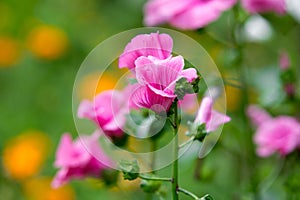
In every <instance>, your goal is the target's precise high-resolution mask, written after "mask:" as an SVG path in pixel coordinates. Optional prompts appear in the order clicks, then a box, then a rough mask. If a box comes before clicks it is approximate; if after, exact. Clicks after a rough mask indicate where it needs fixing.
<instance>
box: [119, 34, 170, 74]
mask: <svg viewBox="0 0 300 200" xmlns="http://www.w3.org/2000/svg"><path fill="white" fill-rule="evenodd" d="M172 48H173V40H172V38H171V37H170V36H169V35H167V34H159V33H150V34H143V35H138V36H136V37H134V38H133V39H132V40H131V42H130V43H128V44H127V46H126V47H125V50H124V52H123V53H122V54H121V56H120V58H119V67H120V68H124V67H128V68H129V69H133V68H134V67H135V64H134V62H135V60H136V59H137V58H138V57H140V56H146V57H147V56H154V57H156V58H159V59H165V58H167V57H169V56H170V55H171V52H172Z"/></svg>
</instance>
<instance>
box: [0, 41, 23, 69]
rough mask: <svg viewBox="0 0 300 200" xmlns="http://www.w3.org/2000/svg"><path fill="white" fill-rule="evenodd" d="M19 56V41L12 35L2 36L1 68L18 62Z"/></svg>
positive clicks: (0, 42) (0, 48)
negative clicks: (11, 36)
mask: <svg viewBox="0 0 300 200" xmlns="http://www.w3.org/2000/svg"><path fill="white" fill-rule="evenodd" d="M19 56H20V52H19V47H18V44H17V41H15V40H14V39H12V38H10V37H5V36H0V68H1V67H9V66H11V65H14V64H16V63H17V61H18V59H19Z"/></svg>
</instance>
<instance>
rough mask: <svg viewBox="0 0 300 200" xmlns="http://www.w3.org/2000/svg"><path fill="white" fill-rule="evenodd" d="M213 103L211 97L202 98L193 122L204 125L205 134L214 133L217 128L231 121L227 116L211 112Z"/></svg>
mask: <svg viewBox="0 0 300 200" xmlns="http://www.w3.org/2000/svg"><path fill="white" fill-rule="evenodd" d="M213 103H214V102H213V99H212V98H211V97H204V98H203V99H202V102H201V105H200V108H199V110H198V114H197V116H196V119H195V121H194V123H198V124H199V125H201V124H205V126H206V131H207V132H212V131H215V130H217V128H218V127H219V126H221V125H222V124H225V123H227V122H229V121H230V120H231V119H230V117H228V116H227V115H224V114H222V113H219V112H217V111H215V110H213Z"/></svg>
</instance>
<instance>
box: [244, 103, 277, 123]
mask: <svg viewBox="0 0 300 200" xmlns="http://www.w3.org/2000/svg"><path fill="white" fill-rule="evenodd" d="M247 115H248V117H249V118H250V120H251V122H252V124H253V125H254V126H256V127H258V126H260V125H261V124H263V123H265V122H266V121H268V120H270V119H272V117H271V116H270V115H269V113H267V112H266V111H265V110H264V109H261V108H259V107H258V106H255V105H250V106H248V108H247Z"/></svg>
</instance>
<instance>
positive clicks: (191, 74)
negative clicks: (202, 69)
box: [181, 68, 198, 82]
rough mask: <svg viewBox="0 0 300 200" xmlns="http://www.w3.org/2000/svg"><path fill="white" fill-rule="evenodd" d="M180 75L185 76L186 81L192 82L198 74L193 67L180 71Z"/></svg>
mask: <svg viewBox="0 0 300 200" xmlns="http://www.w3.org/2000/svg"><path fill="white" fill-rule="evenodd" d="M181 76H182V77H184V78H186V79H187V81H188V82H192V81H193V80H195V79H196V78H197V77H198V75H197V71H196V69H194V68H188V69H185V70H183V71H182V72H181Z"/></svg>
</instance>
